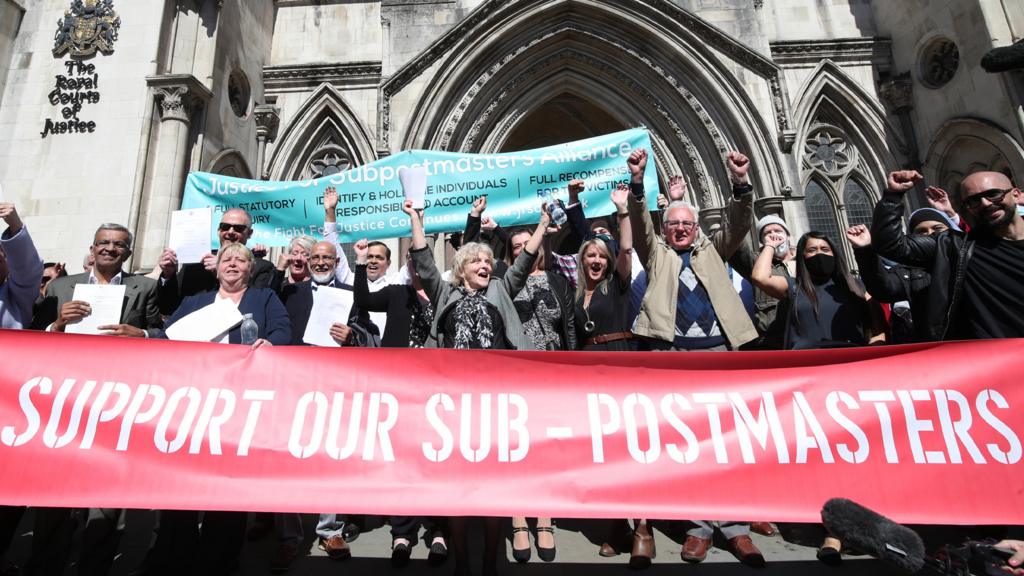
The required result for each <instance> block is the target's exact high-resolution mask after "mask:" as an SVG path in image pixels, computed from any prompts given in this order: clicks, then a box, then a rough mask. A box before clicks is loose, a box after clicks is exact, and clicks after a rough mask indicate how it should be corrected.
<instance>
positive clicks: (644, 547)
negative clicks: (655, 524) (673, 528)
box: [629, 524, 658, 570]
mask: <svg viewBox="0 0 1024 576" xmlns="http://www.w3.org/2000/svg"><path fill="white" fill-rule="evenodd" d="M657 555H658V552H657V550H656V549H655V547H654V534H652V532H651V529H650V527H649V526H648V525H647V524H640V525H639V526H637V527H636V528H635V529H634V530H633V550H632V551H630V553H629V567H630V568H632V569H634V570H643V569H645V568H648V567H650V565H651V560H652V559H653V558H654V557H655V556H657Z"/></svg>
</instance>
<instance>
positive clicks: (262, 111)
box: [253, 104, 281, 142]
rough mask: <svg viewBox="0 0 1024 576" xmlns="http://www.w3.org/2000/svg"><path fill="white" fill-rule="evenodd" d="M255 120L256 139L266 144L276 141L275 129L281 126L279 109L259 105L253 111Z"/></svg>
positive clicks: (267, 105)
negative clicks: (260, 139)
mask: <svg viewBox="0 0 1024 576" xmlns="http://www.w3.org/2000/svg"><path fill="white" fill-rule="evenodd" d="M253 116H254V118H255V120H256V137H257V138H262V139H263V140H265V141H267V142H273V141H274V140H276V139H277V129H278V127H280V125H281V109H280V108H278V107H277V106H271V105H269V104H260V105H258V106H256V108H255V109H254V110H253Z"/></svg>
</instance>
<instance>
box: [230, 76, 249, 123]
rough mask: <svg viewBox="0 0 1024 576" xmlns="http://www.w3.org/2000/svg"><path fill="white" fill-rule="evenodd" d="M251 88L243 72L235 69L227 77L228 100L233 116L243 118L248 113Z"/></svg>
mask: <svg viewBox="0 0 1024 576" xmlns="http://www.w3.org/2000/svg"><path fill="white" fill-rule="evenodd" d="M251 96H252V89H251V88H250V87H249V79H248V78H246V77H245V73H244V72H242V71H241V70H238V69H235V71H234V72H232V73H231V76H229V77H228V102H229V103H230V104H231V110H232V111H233V112H234V113H235V116H238V117H239V118H245V117H246V116H248V114H249V101H250V100H251Z"/></svg>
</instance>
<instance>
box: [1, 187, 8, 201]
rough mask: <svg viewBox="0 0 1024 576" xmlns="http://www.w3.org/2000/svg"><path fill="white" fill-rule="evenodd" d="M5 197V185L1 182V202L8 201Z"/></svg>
mask: <svg viewBox="0 0 1024 576" xmlns="http://www.w3.org/2000/svg"><path fill="white" fill-rule="evenodd" d="M4 198H5V197H4V185H3V184H0V202H7V200H5V199H4Z"/></svg>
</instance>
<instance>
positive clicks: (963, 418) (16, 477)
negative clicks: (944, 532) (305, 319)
mask: <svg viewBox="0 0 1024 576" xmlns="http://www.w3.org/2000/svg"><path fill="white" fill-rule="evenodd" d="M1018 344H1020V342H1019V341H1012V340H1002V341H989V342H964V343H947V344H933V345H918V346H902V347H887V348H861V349H847V350H831V351H806V352H764V353H757V352H753V353H748V352H736V353H676V354H670V353H618V354H603V353H586V352H568V353H558V352H485V351H453V350H404V349H321V348H311V347H289V348H284V347H277V348H262V349H258V350H250V349H248V348H246V347H242V346H233V345H215V344H194V343H183V342H165V341H149V340H132V339H123V338H113V337H96V336H73V335H55V334H45V333H33V332H9V331H0V350H3V361H2V363H0V390H2V392H0V463H2V466H3V470H4V474H3V475H2V476H0V503H4V504H33V505H40V506H71V507H85V506H95V507H101V506H102V507H124V508H171V509H174V508H182V509H218V510H253V511H288V512H310V513H316V512H324V511H344V512H346V513H366V514H403V515H496V516H513V515H515V516H523V515H525V516H554V517H563V518H596V517H609V518H629V517H647V518H664V519H726V520H728V519H732V520H750V519H762V520H763V519H770V520H775V521H798V522H804V521H816V520H817V518H818V511H819V510H820V509H821V505H822V504H823V503H824V502H825V501H826V500H827V499H828V498H832V497H837V496H842V497H846V498H850V499H853V500H855V501H857V502H861V503H863V504H865V505H867V506H869V507H871V508H874V509H876V510H880V511H883V512H884V513H885V514H887V515H889V516H891V517H893V518H895V519H896V520H898V521H901V522H909V523H979V524H982V523H1009V524H1021V523H1024V520H1022V510H1024V496H1022V490H1021V484H1022V482H1021V479H1020V473H1021V467H1020V462H1021V456H1022V447H1021V440H1020V433H1021V432H1022V431H1024V423H1022V422H1021V419H1022V414H1024V411H1022V407H1024V390H1022V387H1021V385H1020V383H1019V381H1018V378H1019V375H1018V374H1017V373H1016V370H1017V369H1018V366H1019V364H1020V356H1019V352H1018V351H1017V345H1018Z"/></svg>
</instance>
